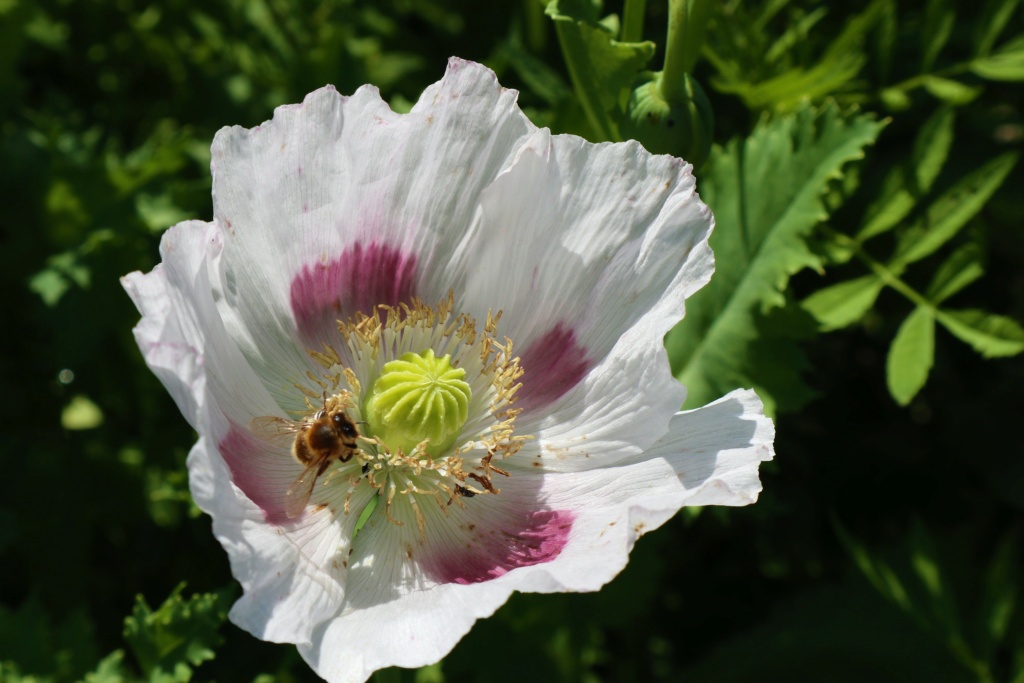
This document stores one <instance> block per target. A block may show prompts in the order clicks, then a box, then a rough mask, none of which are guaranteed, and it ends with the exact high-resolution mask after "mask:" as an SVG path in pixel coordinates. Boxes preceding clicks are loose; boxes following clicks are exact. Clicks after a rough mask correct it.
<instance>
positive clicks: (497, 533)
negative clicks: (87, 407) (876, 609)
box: [124, 59, 774, 681]
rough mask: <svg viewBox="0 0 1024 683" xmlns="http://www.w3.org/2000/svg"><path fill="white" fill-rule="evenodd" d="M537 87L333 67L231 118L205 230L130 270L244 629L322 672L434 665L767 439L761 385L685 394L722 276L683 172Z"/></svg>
mask: <svg viewBox="0 0 1024 683" xmlns="http://www.w3.org/2000/svg"><path fill="white" fill-rule="evenodd" d="M516 96H517V93H516V92H515V91H512V90H506V89H504V88H502V87H500V86H499V85H498V83H497V80H496V78H495V76H494V74H493V73H492V72H491V71H489V70H488V69H486V68H484V67H482V66H480V65H478V64H473V63H469V62H465V61H460V60H455V59H453V60H452V61H451V62H450V63H449V65H448V70H447V73H446V74H445V77H444V78H443V79H442V80H441V81H440V82H439V83H436V84H434V85H433V86H431V87H429V88H427V90H426V91H425V92H424V93H423V96H422V97H421V98H420V100H419V102H418V103H417V104H416V106H415V107H413V109H412V111H411V112H409V113H408V114H395V113H394V112H392V111H391V110H390V109H389V108H388V106H387V105H386V104H385V103H384V102H383V101H382V100H381V98H380V96H379V94H378V92H377V89H376V88H374V87H371V86H366V87H363V88H360V89H359V90H357V91H356V93H355V94H354V95H352V96H350V97H344V96H342V95H339V94H338V93H337V92H336V91H335V90H334V89H333V88H330V87H328V88H323V89H321V90H318V91H316V92H314V93H312V94H311V95H309V96H308V97H306V99H305V101H304V102H303V103H302V104H300V105H293V106H285V107H281V108H279V109H278V110H277V111H276V112H275V115H274V119H273V121H270V122H268V123H266V124H264V125H262V126H257V127H256V128H253V129H251V130H246V129H243V128H239V127H233V128H225V129H223V130H221V131H220V132H219V133H218V134H217V136H216V138H215V140H214V143H213V161H212V167H213V197H214V219H213V222H212V223H204V222H199V221H190V222H186V223H181V224H179V225H176V226H174V227H173V228H171V229H170V230H168V231H167V233H166V234H165V235H164V238H163V241H162V243H161V256H162V259H163V262H162V263H161V264H160V265H158V266H157V267H156V268H154V269H153V271H152V272H150V273H148V274H141V273H132V274H130V275H128V276H126V277H125V278H124V286H125V288H126V289H127V290H128V292H129V294H130V295H131V297H132V299H133V300H134V302H135V304H136V306H137V307H138V308H139V311H140V312H141V314H142V320H141V322H140V323H139V324H138V326H137V327H136V328H135V335H136V338H137V340H138V343H139V346H140V348H141V349H142V352H143V354H144V356H145V358H146V361H147V363H148V364H149V366H150V367H151V368H152V369H153V371H154V372H155V373H156V374H157V375H158V376H159V377H160V379H161V381H163V383H164V384H165V385H166V386H167V389H168V391H170V393H171V394H172V396H173V397H174V399H175V401H176V402H177V404H178V406H179V407H180V408H181V411H182V413H183V414H184V415H185V418H186V419H187V420H188V421H189V423H190V424H191V425H192V426H193V427H194V428H195V430H196V431H197V432H198V433H199V441H198V442H197V443H196V445H195V447H194V448H193V449H192V452H191V454H190V455H189V460H188V467H189V478H190V484H191V489H192V494H193V496H194V498H195V501H196V503H197V504H198V505H199V506H200V507H201V508H202V509H203V510H205V511H206V512H207V513H209V514H210V516H211V517H212V518H213V529H214V533H215V534H216V536H217V538H218V540H219V541H220V542H221V544H222V545H223V546H224V548H225V549H226V550H227V552H228V555H229V556H230V559H231V567H232V571H233V572H234V575H235V576H236V577H237V578H238V580H239V581H240V582H241V584H242V587H243V589H244V595H243V596H242V598H241V599H239V601H238V602H237V603H236V604H235V605H234V607H233V608H232V610H231V614H230V618H231V620H232V621H234V622H235V623H236V624H238V625H239V626H241V627H242V628H244V629H246V630H247V631H249V632H251V633H252V634H254V635H255V636H257V637H259V638H263V639H265V640H271V641H275V642H289V643H295V644H296V645H298V648H299V651H300V652H301V654H302V656H303V658H305V660H306V661H307V662H309V664H310V665H311V666H312V667H313V668H314V669H315V670H316V671H317V673H319V674H320V675H321V676H323V677H324V678H325V679H327V680H329V681H362V680H364V679H366V678H367V677H368V676H369V675H370V674H371V673H372V672H373V671H375V670H377V669H379V668H382V667H387V666H403V667H417V666H422V665H426V664H429V663H432V662H435V661H437V660H439V659H440V658H441V657H443V656H444V655H445V654H446V653H448V652H449V651H450V650H451V648H452V647H454V645H455V644H456V643H457V642H458V640H459V639H460V638H461V637H462V636H463V635H464V634H465V633H466V632H467V631H468V630H469V628H470V627H471V626H472V625H473V622H474V621H476V620H477V619H480V618H481V617H486V616H488V615H490V614H492V613H493V612H494V611H495V610H496V609H497V608H498V607H499V606H500V605H501V604H502V603H504V602H505V601H506V600H507V599H508V597H509V595H510V594H511V593H512V591H514V590H518V591H529V592H542V593H544V592H556V591H593V590H597V589H599V588H600V587H601V586H602V585H604V584H605V583H607V582H608V581H610V580H611V579H612V578H613V577H614V576H615V575H616V574H617V573H618V572H619V571H621V570H622V569H623V567H624V566H625V565H626V562H627V559H628V555H629V552H630V550H631V548H632V546H633V544H634V542H635V541H636V539H637V538H638V537H639V536H641V535H642V534H643V533H645V532H647V531H650V530H651V529H654V528H656V527H658V526H659V525H661V524H662V523H664V522H665V521H666V520H668V519H669V518H671V517H672V515H674V514H675V513H676V512H677V511H678V510H679V509H680V507H682V506H684V505H746V504H748V503H751V502H753V501H754V500H755V499H756V497H757V494H758V492H759V491H760V483H759V481H758V475H757V469H758V464H759V463H760V462H761V461H764V460H768V459H770V458H771V457H772V452H773V451H772V441H773V438H774V428H773V426H772V423H771V421H770V420H769V419H767V418H766V417H765V416H764V414H763V410H762V406H761V402H760V400H759V399H758V398H757V396H756V395H755V394H754V393H753V392H752V391H742V390H738V391H735V392H733V393H731V394H729V395H728V396H726V397H724V398H723V399H721V400H719V401H716V402H715V403H712V404H710V405H708V406H705V407H704V408H701V409H698V410H691V411H686V412H678V411H677V409H678V407H679V406H680V405H682V403H683V399H684V397H685V389H684V388H683V387H682V386H681V385H679V383H678V382H676V380H675V379H674V378H673V377H672V375H671V373H670V371H669V364H668V359H667V357H666V353H665V350H664V347H663V345H662V337H663V336H664V335H665V333H666V332H667V331H668V330H669V329H670V328H671V327H672V326H673V325H675V324H676V323H677V322H678V321H679V320H680V319H681V318H682V317H683V310H684V301H685V299H686V298H687V297H688V296H690V295H691V294H692V293H693V292H695V291H696V290H697V289H699V288H700V287H701V286H703V285H704V284H705V283H706V282H707V281H708V279H709V278H710V277H711V273H712V270H713V268H714V266H713V260H712V254H711V250H710V249H709V247H708V235H709V233H710V232H711V229H712V225H713V219H712V216H711V214H710V212H709V211H708V209H707V207H706V206H705V205H704V204H703V203H701V201H700V199H699V198H698V197H697V194H696V193H695V191H694V178H693V175H692V173H691V168H690V166H688V165H687V164H685V163H684V162H683V161H680V160H679V159H674V158H671V157H667V156H652V155H651V154H648V153H647V152H646V151H645V150H644V149H643V148H642V147H641V146H640V145H639V144H637V143H635V142H627V143H619V144H600V145H595V144H590V143H588V142H586V141H584V140H582V139H581V138H578V137H574V136H569V135H552V134H551V133H550V132H549V131H547V130H545V129H540V130H538V129H537V128H536V127H535V126H533V125H532V124H531V123H530V122H529V121H528V120H527V119H526V117H525V116H524V115H523V113H522V112H521V111H520V110H519V108H518V107H517V106H516ZM293 421H294V422H293ZM314 423H315V424H314ZM357 432H358V436H356V433H357ZM293 443H298V445H297V446H294V447H293ZM300 460H302V462H300ZM307 496H308V499H307Z"/></svg>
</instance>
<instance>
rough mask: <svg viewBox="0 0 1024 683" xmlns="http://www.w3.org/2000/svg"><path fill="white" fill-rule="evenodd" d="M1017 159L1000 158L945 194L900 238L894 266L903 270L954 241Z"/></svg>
mask: <svg viewBox="0 0 1024 683" xmlns="http://www.w3.org/2000/svg"><path fill="white" fill-rule="evenodd" d="M1017 158H1018V155H1017V154H1016V153H1014V152H1007V153H1006V154H1003V155H1001V156H998V157H996V158H995V159H993V160H992V161H990V162H988V163H987V164H985V165H984V166H982V167H981V168H979V169H976V170H975V171H972V172H971V173H969V174H967V175H966V176H964V177H963V178H961V179H960V180H959V181H958V182H957V183H956V184H955V185H953V187H951V188H949V189H948V190H946V192H944V193H943V194H942V195H941V196H940V197H939V198H938V199H936V200H935V201H934V202H932V204H931V205H930V206H929V207H928V209H927V211H926V212H925V216H924V218H923V219H922V220H921V221H919V222H918V223H916V224H915V225H914V226H912V227H911V228H910V229H908V230H907V231H906V232H904V233H903V234H902V235H901V236H900V240H899V243H898V244H897V246H896V255H895V256H894V258H893V261H892V264H891V265H892V266H894V267H896V268H900V267H903V266H905V265H907V264H910V263H913V262H915V261H920V260H921V259H923V258H925V257H926V256H929V255H931V254H932V253H933V252H934V251H935V250H936V249H938V248H939V247H941V246H942V245H943V244H945V243H946V242H948V241H949V240H950V239H952V238H953V237H954V236H955V235H956V234H957V232H959V231H960V229H961V228H962V227H963V226H964V225H966V224H967V221H969V220H970V219H971V218H973V217H974V216H975V214H977V213H978V212H979V211H981V208H982V207H983V206H985V203H986V202H988V200H989V197H991V196H992V195H993V194H994V193H995V191H996V190H998V189H999V186H1000V185H1002V184H1003V180H1005V179H1006V176H1007V175H1009V173H1010V170H1011V169H1012V168H1013V166H1014V164H1016V163H1017Z"/></svg>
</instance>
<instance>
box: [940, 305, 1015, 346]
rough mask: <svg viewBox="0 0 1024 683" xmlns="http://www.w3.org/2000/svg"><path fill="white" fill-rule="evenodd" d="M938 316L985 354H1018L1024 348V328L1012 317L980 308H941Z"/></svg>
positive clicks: (961, 337) (943, 322)
mask: <svg viewBox="0 0 1024 683" xmlns="http://www.w3.org/2000/svg"><path fill="white" fill-rule="evenodd" d="M936 318H937V319H938V321H939V322H940V323H942V326H943V327H945V328H946V329H947V330H949V331H950V332H951V333H952V334H953V335H955V336H956V337H958V338H959V339H960V340H961V341H964V342H967V343H968V344H970V345H971V346H972V347H973V348H974V350H975V351H977V352H978V353H980V354H981V355H982V356H984V357H985V358H998V357H1002V356H1016V355H1017V354H1018V353H1020V352H1021V351H1024V328H1021V326H1020V324H1019V323H1018V322H1017V321H1016V320H1013V319H1012V318H1007V317H1005V316H1002V315H995V314H994V313H988V312H986V311H979V310H977V309H965V310H960V311H951V310H948V309H939V311H938V312H937V313H936Z"/></svg>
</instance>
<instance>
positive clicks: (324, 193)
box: [213, 60, 532, 405]
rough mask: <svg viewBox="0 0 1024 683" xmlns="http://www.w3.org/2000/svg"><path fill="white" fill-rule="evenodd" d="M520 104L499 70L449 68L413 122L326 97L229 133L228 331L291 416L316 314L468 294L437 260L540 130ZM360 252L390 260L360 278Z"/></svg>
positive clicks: (375, 97)
mask: <svg viewBox="0 0 1024 683" xmlns="http://www.w3.org/2000/svg"><path fill="white" fill-rule="evenodd" d="M516 95H517V94H516V93H515V91H510V90H505V89H503V88H501V87H500V86H499V85H498V83H497V80H496V78H495V76H494V74H493V73H492V72H491V71H490V70H488V69H486V68H484V67H482V66H480V65H477V64H471V63H468V62H462V61H460V60H452V61H451V62H450V63H449V68H448V71H447V73H446V74H445V77H444V79H443V80H442V81H440V82H439V83H437V84H435V85H434V86H432V87H431V88H428V89H427V90H426V91H425V92H424V93H423V96H422V97H421V98H420V101H419V102H418V103H417V104H416V106H415V107H414V108H413V110H412V111H411V112H410V113H408V114H405V115H399V114H395V113H393V112H392V111H391V110H390V109H389V108H388V106H387V105H386V104H385V103H384V102H383V101H382V100H381V99H380V96H379V94H378V92H377V90H376V88H373V87H370V86H366V87H363V88H360V89H359V90H358V91H357V92H356V93H355V94H354V95H352V96H351V97H342V96H341V95H339V94H338V93H337V92H335V91H334V89H333V88H324V89H322V90H318V91H317V92H315V93H313V94H311V95H309V96H308V97H307V98H306V100H305V101H304V102H303V103H302V104H301V105H297V106H289V107H281V108H278V109H277V111H276V112H275V116H274V120H273V121H271V122H268V123H266V124H264V125H262V126H259V127H257V128H254V129H252V130H246V129H243V128H239V127H235V128H226V129H224V130H222V131H221V132H220V133H218V135H217V138H216V140H215V141H214V145H213V169H214V198H215V202H214V209H215V210H214V213H215V218H216V222H217V225H218V226H219V227H220V229H221V230H222V231H223V233H224V239H225V250H224V254H223V257H222V259H221V262H220V264H219V273H220V277H219V279H218V281H216V282H215V286H217V288H218V291H217V296H218V298H219V304H220V307H221V312H222V314H223V317H224V320H225V322H226V323H227V326H228V330H229V332H230V333H231V335H232V337H234V338H235V339H236V340H237V341H238V343H239V344H240V346H241V348H242V350H243V352H244V353H245V355H246V357H247V358H249V359H250V361H251V362H252V363H253V364H254V366H255V367H256V368H257V370H258V371H259V374H260V375H261V376H262V377H264V378H265V379H266V380H267V382H268V386H269V388H270V390H271V391H272V392H273V393H274V395H275V396H276V397H277V398H278V399H279V401H280V402H281V403H282V405H285V404H286V403H287V401H288V400H289V397H290V396H291V397H294V392H292V391H291V390H290V389H289V387H290V386H291V383H293V382H295V381H297V379H298V380H301V378H302V376H303V375H304V373H305V371H306V369H307V367H306V366H305V365H303V364H302V360H303V359H302V358H301V357H296V356H294V355H293V354H291V353H290V351H291V349H292V347H294V346H295V345H296V344H298V345H299V346H300V348H303V347H306V346H311V345H313V344H310V343H308V342H309V339H308V337H309V336H310V335H308V334H306V335H304V334H300V332H301V331H302V330H300V328H303V327H306V326H308V325H307V323H308V319H309V318H311V317H313V318H315V317H316V316H317V314H318V310H319V309H322V310H323V311H324V314H323V321H322V323H318V324H323V325H324V326H325V327H327V328H330V327H332V326H333V321H334V320H336V319H338V318H341V319H347V318H348V317H349V316H351V315H352V314H353V313H355V310H350V309H351V308H352V307H353V305H354V303H364V304H365V302H364V301H363V299H364V298H365V299H367V300H370V299H374V298H376V297H373V296H370V297H361V296H359V295H358V293H356V294H353V293H352V292H351V291H348V290H350V289H351V288H352V287H353V286H359V285H361V286H363V287H364V288H365V291H367V292H371V293H387V292H394V291H402V293H403V294H406V295H408V294H412V295H417V296H419V297H420V298H422V299H423V300H425V301H427V302H436V301H438V300H440V299H441V298H442V297H443V296H445V294H447V292H448V290H449V288H453V287H455V288H457V287H458V283H457V282H454V281H451V278H448V277H447V276H446V275H447V273H445V272H441V271H439V270H438V269H439V267H440V263H444V262H446V261H447V256H445V257H444V258H442V259H441V261H440V263H439V262H437V261H436V260H435V255H436V254H445V255H447V254H449V253H451V252H452V251H454V250H456V249H457V245H458V244H459V243H460V242H461V240H462V238H463V235H464V234H465V233H466V231H467V230H468V229H469V226H470V223H471V221H472V218H473V214H474V212H475V210H476V205H477V202H478V200H479V195H480V192H481V190H482V188H483V187H485V186H486V185H487V184H488V183H489V182H491V180H493V179H494V177H495V176H496V175H497V174H498V172H499V171H500V170H501V169H502V168H504V167H505V166H506V165H507V164H508V163H509V160H510V158H511V155H512V153H513V151H514V150H515V148H516V147H517V144H516V141H517V140H519V139H520V138H522V137H523V136H524V135H526V134H527V133H528V132H529V131H530V130H532V126H531V124H530V123H529V122H528V121H527V120H526V118H525V116H523V114H522V112H520V111H519V109H518V108H517V107H516V106H515V101H516ZM356 248H361V249H363V250H364V252H365V251H373V250H376V252H375V253H379V252H380V251H381V250H387V253H386V255H385V256H383V257H379V258H378V257H375V258H374V259H371V260H370V262H369V263H367V264H366V265H365V267H363V266H362V265H360V264H362V263H363V260H361V259H360V258H355V257H352V256H351V254H352V250H354V249H356ZM346 254H348V256H346ZM392 258H393V259H395V261H396V262H399V263H401V264H402V267H403V269H404V270H403V271H402V273H401V274H400V279H399V281H397V282H396V279H395V277H396V276H395V275H394V273H393V271H392V269H391V268H388V267H384V266H386V265H387V263H390V261H389V259H392ZM375 264H379V265H381V266H382V267H374V266H375ZM353 271H355V272H356V273H357V275H356V276H354V277H353ZM304 273H306V274H307V275H308V277H306V279H305V281H304V283H303V282H302V281H301V280H302V277H303V274H304ZM439 275H441V277H439ZM352 279H354V280H355V282H354V283H353V282H352V281H351V280H352ZM299 285H301V286H299ZM336 288H337V289H338V290H340V291H332V290H334V289H336ZM296 297H297V298H296ZM406 298H407V297H406ZM373 303H374V304H376V303H391V304H395V303H398V302H397V301H386V300H381V301H373ZM364 312H365V311H364ZM324 334H325V335H330V334H331V331H330V330H329V329H328V330H327V331H326V332H325V333H324Z"/></svg>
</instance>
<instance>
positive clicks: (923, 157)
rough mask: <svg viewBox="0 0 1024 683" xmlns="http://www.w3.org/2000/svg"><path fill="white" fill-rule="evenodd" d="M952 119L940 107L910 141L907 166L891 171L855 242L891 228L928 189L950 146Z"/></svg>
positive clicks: (946, 111) (904, 216) (867, 213)
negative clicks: (912, 141)
mask: <svg viewBox="0 0 1024 683" xmlns="http://www.w3.org/2000/svg"><path fill="white" fill-rule="evenodd" d="M954 119H955V114H954V111H953V109H952V108H950V107H941V108H940V109H939V110H938V111H936V112H935V113H934V114H932V115H931V116H930V117H928V120H927V121H925V123H924V125H923V126H921V131H920V132H919V133H918V134H917V137H916V138H914V150H913V152H912V153H911V157H910V162H909V166H897V167H896V168H894V169H892V171H891V172H890V174H889V175H888V176H887V177H886V179H885V182H884V183H883V185H882V187H883V189H882V192H881V198H880V199H878V200H876V201H875V202H874V203H873V204H872V205H871V206H870V207H868V210H867V212H866V218H865V223H864V227H863V228H861V230H860V232H859V233H858V234H857V238H856V239H857V241H858V242H864V241H866V240H868V239H870V238H872V237H874V236H876V235H880V234H882V233H884V232H887V231H888V230H890V229H891V228H893V227H895V226H896V225H897V224H898V223H899V222H900V221H902V220H903V219H904V218H906V216H907V215H908V214H909V213H910V212H911V210H912V209H913V208H914V207H915V206H917V203H918V201H920V198H921V196H922V195H923V194H924V193H925V192H927V191H928V190H930V189H931V187H932V184H933V183H934V182H935V179H936V178H937V177H938V175H939V172H940V171H941V170H942V167H943V166H944V165H945V163H946V158H947V157H948V156H949V148H950V147H951V146H952V144H953V122H954Z"/></svg>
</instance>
